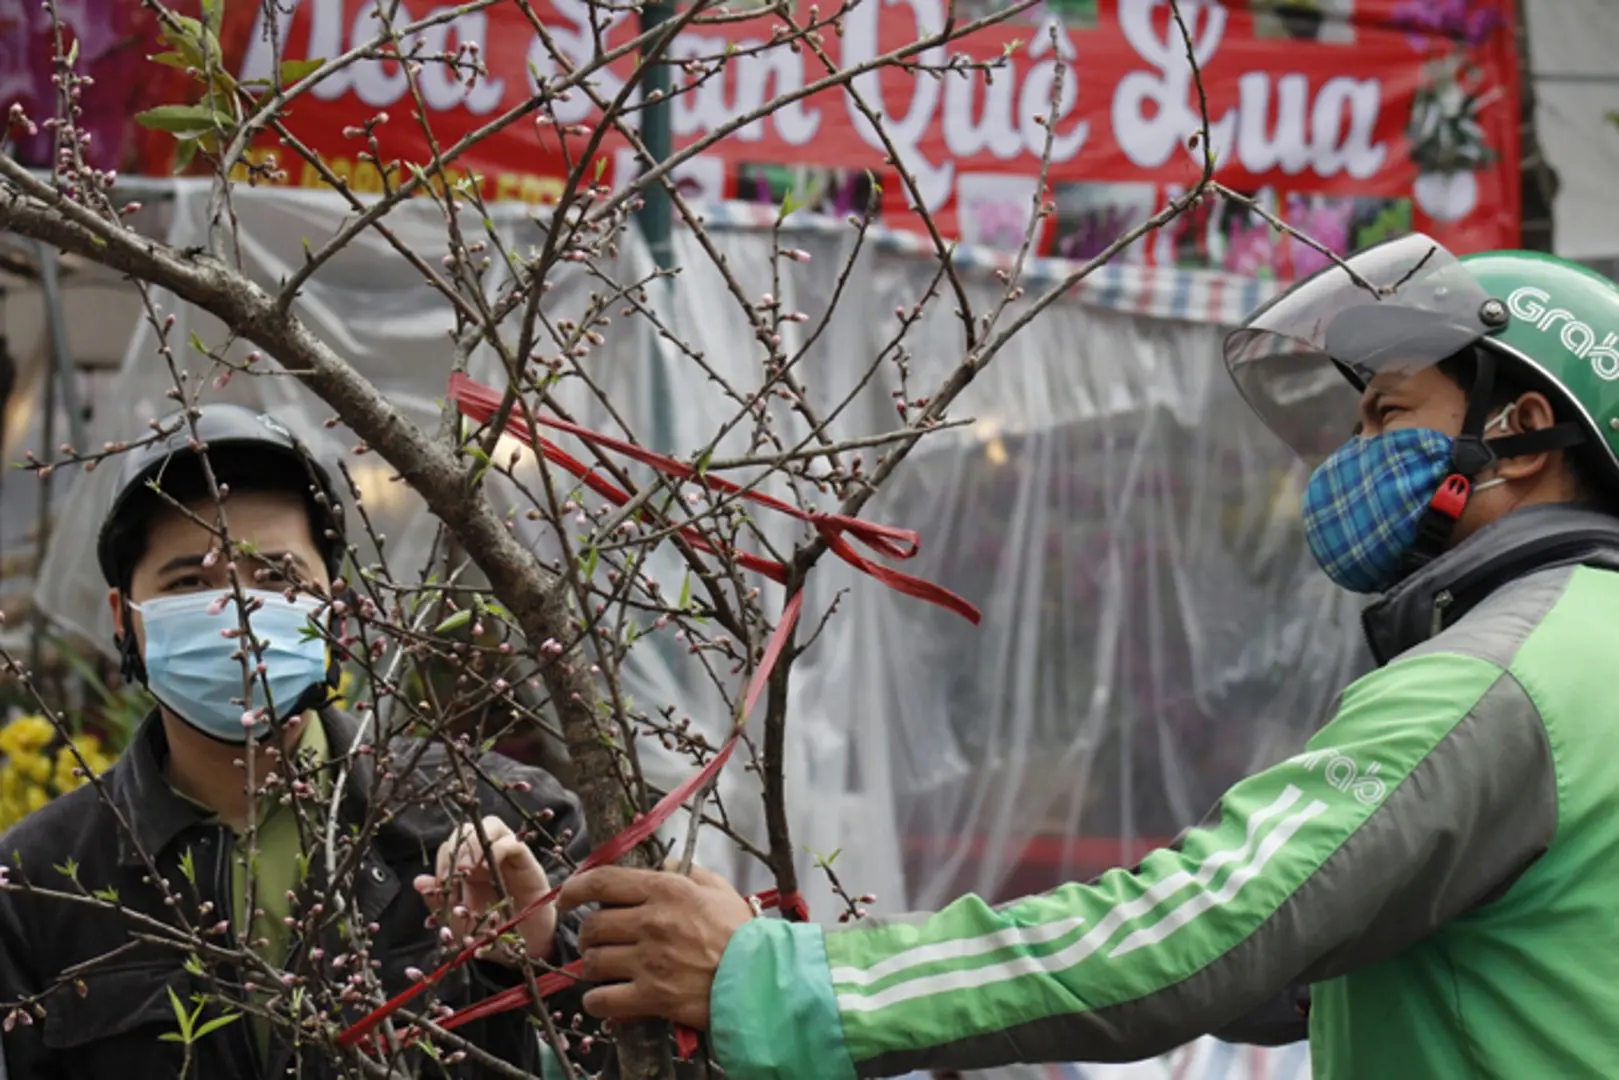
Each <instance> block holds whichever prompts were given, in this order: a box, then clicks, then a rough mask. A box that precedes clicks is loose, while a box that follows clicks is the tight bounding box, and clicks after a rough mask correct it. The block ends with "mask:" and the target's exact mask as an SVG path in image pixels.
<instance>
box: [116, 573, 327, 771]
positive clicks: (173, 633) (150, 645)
mask: <svg viewBox="0 0 1619 1080" xmlns="http://www.w3.org/2000/svg"><path fill="white" fill-rule="evenodd" d="M244 595H245V596H247V597H248V598H249V599H251V600H259V601H262V603H261V604H260V606H258V607H257V608H254V609H250V611H249V613H248V625H249V626H250V627H251V628H252V633H253V636H254V638H256V639H257V640H258V641H259V642H261V643H262V644H263V649H262V650H261V652H260V654H259V659H260V660H261V661H262V662H263V664H264V666H265V673H264V675H262V676H260V675H255V676H254V678H253V684H252V704H251V706H247V707H244V706H243V705H242V704H241V698H242V670H243V669H242V661H241V660H240V659H239V658H233V655H232V654H234V653H235V652H236V651H237V650H238V649H240V648H242V647H244V646H245V645H246V644H247V643H246V641H245V640H244V639H243V638H242V637H240V636H238V635H236V634H235V633H234V631H236V630H237V629H239V628H240V627H241V618H240V616H239V614H238V611H237V606H236V602H235V601H234V600H233V599H232V598H231V597H230V594H222V593H220V592H218V591H215V590H212V589H210V590H207V591H205V592H198V593H187V594H185V595H184V596H164V597H159V598H157V599H154V600H148V601H146V602H145V603H142V604H137V605H134V607H135V610H137V611H139V612H140V613H141V623H142V625H143V626H144V627H145V630H146V655H145V661H146V687H147V689H148V690H150V691H151V692H152V695H153V696H154V697H156V698H157V699H158V701H160V702H162V703H163V704H164V705H166V706H167V707H168V708H169V710H170V711H171V712H173V713H174V714H175V715H176V716H178V717H180V718H181V719H182V720H184V721H185V722H186V723H188V724H190V725H191V726H192V727H194V728H196V729H197V730H198V731H201V732H203V733H205V734H207V735H212V736H213V737H214V738H216V739H221V740H223V741H225V742H229V743H244V742H246V741H247V736H248V726H247V724H246V723H245V721H244V719H243V715H244V713H247V712H248V711H249V710H252V711H253V712H255V713H256V712H257V711H258V710H260V709H263V708H264V707H265V705H266V702H265V688H264V684H265V683H266V682H268V683H269V687H270V690H269V696H270V700H271V703H273V705H274V709H275V713H276V715H277V716H278V717H279V718H280V719H283V720H285V719H286V718H287V716H288V715H289V713H290V712H291V711H292V710H293V708H294V706H295V705H296V704H297V703H298V701H299V699H300V698H302V697H303V696H304V694H305V692H307V691H308V690H309V688H310V687H312V686H315V685H318V684H320V683H322V682H325V680H326V669H327V651H326V639H325V638H324V637H321V636H311V635H310V629H311V626H310V624H311V621H312V620H314V619H315V617H316V616H317V615H318V613H319V612H320V610H321V604H322V602H321V601H320V600H317V599H316V598H314V597H311V596H298V597H296V598H295V599H293V600H291V601H288V600H287V598H286V595H285V594H283V593H278V592H266V591H263V590H259V589H247V590H244ZM227 633H229V635H230V636H227ZM248 655H249V657H250V658H251V657H252V653H251V651H250V652H249V654H248ZM233 699H235V701H234V702H233ZM269 730H270V724H269V721H268V718H265V719H261V720H259V722H258V723H257V724H256V725H255V726H254V727H253V735H254V737H255V738H260V737H263V736H264V735H265V734H267V733H268V732H269Z"/></svg>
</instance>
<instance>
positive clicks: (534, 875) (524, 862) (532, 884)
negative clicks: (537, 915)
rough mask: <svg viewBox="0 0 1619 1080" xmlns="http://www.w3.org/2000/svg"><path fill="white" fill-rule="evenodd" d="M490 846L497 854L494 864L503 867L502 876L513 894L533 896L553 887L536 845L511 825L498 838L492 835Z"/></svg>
mask: <svg viewBox="0 0 1619 1080" xmlns="http://www.w3.org/2000/svg"><path fill="white" fill-rule="evenodd" d="M489 850H490V854H491V855H493V856H494V863H495V866H496V867H497V868H499V870H500V877H501V880H502V881H504V882H505V883H506V888H507V890H508V891H510V892H511V893H512V894H513V896H514V897H519V896H521V898H523V899H533V897H535V896H538V895H540V894H541V893H544V892H547V891H549V890H550V888H551V882H550V879H549V878H548V877H546V874H545V867H544V866H542V865H540V860H539V858H538V857H537V856H536V855H535V854H534V849H533V848H531V847H529V846H528V845H527V844H525V843H523V842H522V841H521V840H519V839H518V838H517V836H516V834H515V833H513V832H511V831H510V830H509V829H508V830H507V832H506V835H504V836H502V837H500V838H499V839H498V840H496V839H493V838H491V842H490V847H489Z"/></svg>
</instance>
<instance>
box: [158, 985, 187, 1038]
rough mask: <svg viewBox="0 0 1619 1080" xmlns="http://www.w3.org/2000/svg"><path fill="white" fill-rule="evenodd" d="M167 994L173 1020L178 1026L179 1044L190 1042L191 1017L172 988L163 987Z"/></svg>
mask: <svg viewBox="0 0 1619 1080" xmlns="http://www.w3.org/2000/svg"><path fill="white" fill-rule="evenodd" d="M164 989H165V990H167V991H168V992H169V1004H171V1005H173V1006H174V1018H175V1020H176V1021H178V1022H179V1024H180V1034H179V1036H178V1039H179V1041H180V1042H187V1043H188V1042H190V1041H191V1017H190V1016H189V1015H188V1014H187V1013H186V1007H185V1005H184V1004H183V1003H182V1002H181V1001H180V995H179V994H176V993H175V992H174V987H172V986H167V987H164Z"/></svg>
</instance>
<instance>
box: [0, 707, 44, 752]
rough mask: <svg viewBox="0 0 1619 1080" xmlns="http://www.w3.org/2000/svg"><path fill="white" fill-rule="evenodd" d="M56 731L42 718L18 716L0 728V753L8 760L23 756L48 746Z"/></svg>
mask: <svg viewBox="0 0 1619 1080" xmlns="http://www.w3.org/2000/svg"><path fill="white" fill-rule="evenodd" d="M54 738H56V729H55V728H54V727H52V726H51V722H50V721H49V720H47V719H45V718H44V717H43V716H19V717H17V719H15V720H13V721H12V722H11V723H9V724H7V725H6V726H5V727H4V728H0V753H3V754H5V756H6V757H8V758H16V757H21V756H24V755H26V754H28V753H30V752H32V751H35V750H38V749H40V748H41V747H44V746H49V745H50V742H51V740H52V739H54Z"/></svg>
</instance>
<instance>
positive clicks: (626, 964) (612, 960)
mask: <svg viewBox="0 0 1619 1080" xmlns="http://www.w3.org/2000/svg"><path fill="white" fill-rule="evenodd" d="M579 962H580V974H581V975H583V976H584V977H585V979H587V980H588V981H590V982H599V983H612V982H628V981H629V980H631V979H634V978H635V975H636V952H635V948H634V946H631V945H602V946H598V947H596V948H593V949H585V950H582V952H581V954H580V957H579Z"/></svg>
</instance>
